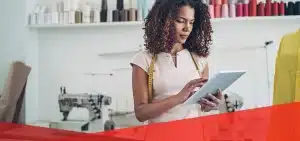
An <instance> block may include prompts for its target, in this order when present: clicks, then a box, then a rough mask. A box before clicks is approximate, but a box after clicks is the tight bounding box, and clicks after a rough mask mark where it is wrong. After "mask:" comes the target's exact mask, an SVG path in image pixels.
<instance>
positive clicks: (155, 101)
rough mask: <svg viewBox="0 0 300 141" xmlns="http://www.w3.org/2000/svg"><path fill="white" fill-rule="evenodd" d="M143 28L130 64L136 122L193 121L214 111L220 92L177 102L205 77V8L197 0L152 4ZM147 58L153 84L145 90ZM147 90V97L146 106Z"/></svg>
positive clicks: (207, 28)
mask: <svg viewBox="0 0 300 141" xmlns="http://www.w3.org/2000/svg"><path fill="white" fill-rule="evenodd" d="M144 30H145V36H144V38H145V42H146V44H145V46H146V50H145V51H141V52H139V53H137V54H136V56H135V57H134V58H133V60H132V62H131V66H132V67H133V70H132V85H133V97H134V108H135V114H136V117H137V119H138V120H139V121H140V122H144V121H149V122H150V123H154V122H167V121H172V120H181V119H187V118H194V117H198V116H201V113H202V112H208V111H210V110H212V109H213V108H215V107H216V106H217V105H218V103H219V99H220V98H221V92H218V94H217V95H216V97H214V96H213V95H211V94H209V95H208V96H207V98H206V99H200V100H199V104H194V105H183V104H182V103H183V102H184V101H185V100H187V98H188V97H189V96H190V95H191V94H193V92H195V91H196V90H197V89H198V88H199V87H201V86H202V85H203V84H204V83H205V81H206V80H207V78H208V71H209V68H208V61H207V57H208V55H209V45H210V43H211V33H212V27H211V23H210V16H209V12H208V8H207V6H206V5H205V4H203V3H202V2H201V0H158V1H156V2H155V4H154V6H153V7H152V10H151V11H150V12H149V15H148V16H147V18H146V21H145V28H144ZM152 59H153V60H154V70H153V85H151V83H150V85H149V86H148V78H149V77H148V76H149V75H148V73H149V74H151V73H150V72H149V67H150V64H151V62H152ZM193 59H194V61H193ZM197 68H198V69H199V70H198V71H197ZM199 75H200V76H199ZM151 86H152V87H153V91H152V93H153V98H152V99H151V101H150V102H149V99H150V98H151V97H150V96H151V90H152V89H151V90H150V91H148V88H149V87H151ZM149 93H150V96H149Z"/></svg>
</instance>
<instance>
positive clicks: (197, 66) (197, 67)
mask: <svg viewBox="0 0 300 141" xmlns="http://www.w3.org/2000/svg"><path fill="white" fill-rule="evenodd" d="M190 54H191V57H192V59H193V62H194V65H195V67H196V69H197V71H198V73H199V76H200V77H201V72H200V69H199V64H198V62H197V61H196V59H195V57H194V56H193V54H192V53H191V52H190Z"/></svg>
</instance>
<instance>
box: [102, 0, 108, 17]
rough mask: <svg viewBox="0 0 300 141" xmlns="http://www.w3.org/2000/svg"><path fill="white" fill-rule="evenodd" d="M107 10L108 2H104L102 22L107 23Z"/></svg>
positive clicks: (104, 0) (103, 0) (105, 0)
mask: <svg viewBox="0 0 300 141" xmlns="http://www.w3.org/2000/svg"><path fill="white" fill-rule="evenodd" d="M107 9H108V6H107V0H102V3H101V12H100V17H101V22H107Z"/></svg>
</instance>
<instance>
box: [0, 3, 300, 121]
mask: <svg viewBox="0 0 300 141" xmlns="http://www.w3.org/2000/svg"><path fill="white" fill-rule="evenodd" d="M51 2H52V1H51ZM109 2H110V1H109ZM16 3H18V4H19V5H17V4H16ZM38 3H50V1H49V0H39V1H38ZM34 4H36V2H35V0H27V1H22V2H19V1H18V2H17V1H15V0H9V1H4V2H3V3H2V4H1V9H2V10H3V11H4V12H1V17H3V16H4V19H6V20H5V21H6V22H0V24H1V26H0V27H1V34H0V37H1V38H0V39H1V42H0V44H1V46H0V55H1V60H0V65H1V70H0V84H2V83H3V78H4V75H5V74H6V73H7V67H8V64H9V62H10V61H12V60H17V59H18V60H25V61H26V62H27V63H28V64H30V65H31V66H32V67H33V70H32V73H31V74H30V78H29V84H28V90H27V91H28V92H27V96H26V102H27V110H26V111H27V114H26V118H27V122H31V121H34V120H37V119H40V120H59V119H61V114H60V113H59V109H58V103H57V96H58V94H59V87H60V86H61V85H65V86H67V90H68V91H69V92H74V93H84V92H91V90H96V91H98V92H106V93H107V94H108V95H110V96H113V99H114V106H113V107H114V108H117V109H118V110H128V109H132V108H133V105H132V96H131V81H130V78H131V72H130V69H121V70H119V71H115V73H114V75H113V76H108V75H102V76H98V77H95V79H94V80H93V82H94V83H92V84H91V81H92V80H91V79H90V77H87V76H85V75H84V73H89V72H96V73H97V72H111V71H110V70H111V69H117V68H129V65H128V63H129V61H130V59H131V57H132V55H133V54H128V55H122V56H121V55H118V56H105V57H104V56H102V57H98V56H97V53H100V52H109V51H122V50H130V49H134V48H137V47H138V46H139V45H140V44H142V43H143V40H142V35H143V32H142V31H141V30H140V27H126V28H121V27H120V28H115V27H114V28H102V27H88V28H69V29H63V28H59V29H43V30H40V31H38V32H37V31H35V30H27V29H26V28H24V23H25V21H26V20H25V18H26V15H25V13H29V12H30V11H32V8H33V6H34ZM10 9H17V11H16V13H11V10H10ZM7 13H10V14H13V15H14V16H10V17H8V16H7V15H8V14H7ZM11 17H13V18H11ZM8 21H10V22H8ZM299 25H300V23H299V22H296V23H287V22H279V23H275V22H265V23H264V22H261V23H253V22H251V21H249V22H248V23H245V22H244V23H242V24H238V23H232V22H230V23H228V24H226V25H225V24H224V23H222V24H221V23H216V24H214V30H215V34H214V39H215V40H214V41H215V46H216V47H225V48H230V47H232V48H234V47H244V46H246V47H248V46H250V47H254V48H255V47H256V46H260V45H263V44H264V41H266V40H273V41H275V43H274V46H270V49H271V53H270V52H269V53H270V54H271V56H270V59H271V62H272V60H274V55H275V54H276V47H277V45H278V43H279V39H280V38H281V37H282V36H283V35H284V34H286V33H289V32H293V31H295V30H296V29H297V28H299ZM3 27H5V28H3ZM16 51H21V52H19V53H16ZM220 51H222V53H223V54H221V53H220ZM224 51H225V52H224ZM264 53H265V52H264V50H263V49H258V50H250V51H246V50H245V51H238V50H237V51H234V52H231V51H230V50H214V52H213V54H212V55H213V57H212V58H213V64H212V68H211V70H212V72H215V71H216V70H219V69H225V68H226V69H232V68H236V69H249V70H250V73H248V77H245V78H243V79H242V80H241V81H240V82H239V83H237V84H235V86H233V87H231V89H232V90H233V91H235V92H238V93H240V94H242V95H243V96H244V97H245V100H246V107H247V108H250V107H255V106H259V105H268V104H270V103H269V102H270V98H271V97H270V94H269V93H268V91H269V90H272V84H271V89H268V85H267V84H268V82H267V80H266V79H265V78H267V76H266V75H267V72H266V66H265V64H266V60H265V58H264V57H265V56H264ZM254 56H256V57H257V58H254ZM224 58H225V59H224ZM242 60H243V61H242ZM270 68H272V67H270ZM271 80H272V79H271ZM126 99H127V100H126ZM116 103H118V104H116ZM78 115H80V113H78Z"/></svg>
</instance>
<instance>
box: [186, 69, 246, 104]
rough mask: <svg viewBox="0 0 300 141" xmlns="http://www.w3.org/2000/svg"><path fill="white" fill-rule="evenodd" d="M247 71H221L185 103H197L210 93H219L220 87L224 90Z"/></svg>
mask: <svg viewBox="0 0 300 141" xmlns="http://www.w3.org/2000/svg"><path fill="white" fill-rule="evenodd" d="M245 73H246V71H220V72H218V73H216V74H215V75H214V76H213V77H212V78H210V79H209V80H208V81H207V82H206V83H205V84H204V85H203V86H202V87H201V88H200V89H199V90H198V91H196V92H195V93H194V94H193V95H192V96H191V97H190V98H188V99H187V100H186V101H185V102H184V104H195V103H197V101H199V100H200V99H201V98H202V97H204V96H206V94H208V93H217V92H218V89H220V90H221V91H224V90H225V89H227V88H228V87H229V86H230V85H232V84H233V83H234V82H235V81H236V80H238V79H239V78H240V77H241V76H243V75H244V74H245Z"/></svg>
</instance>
